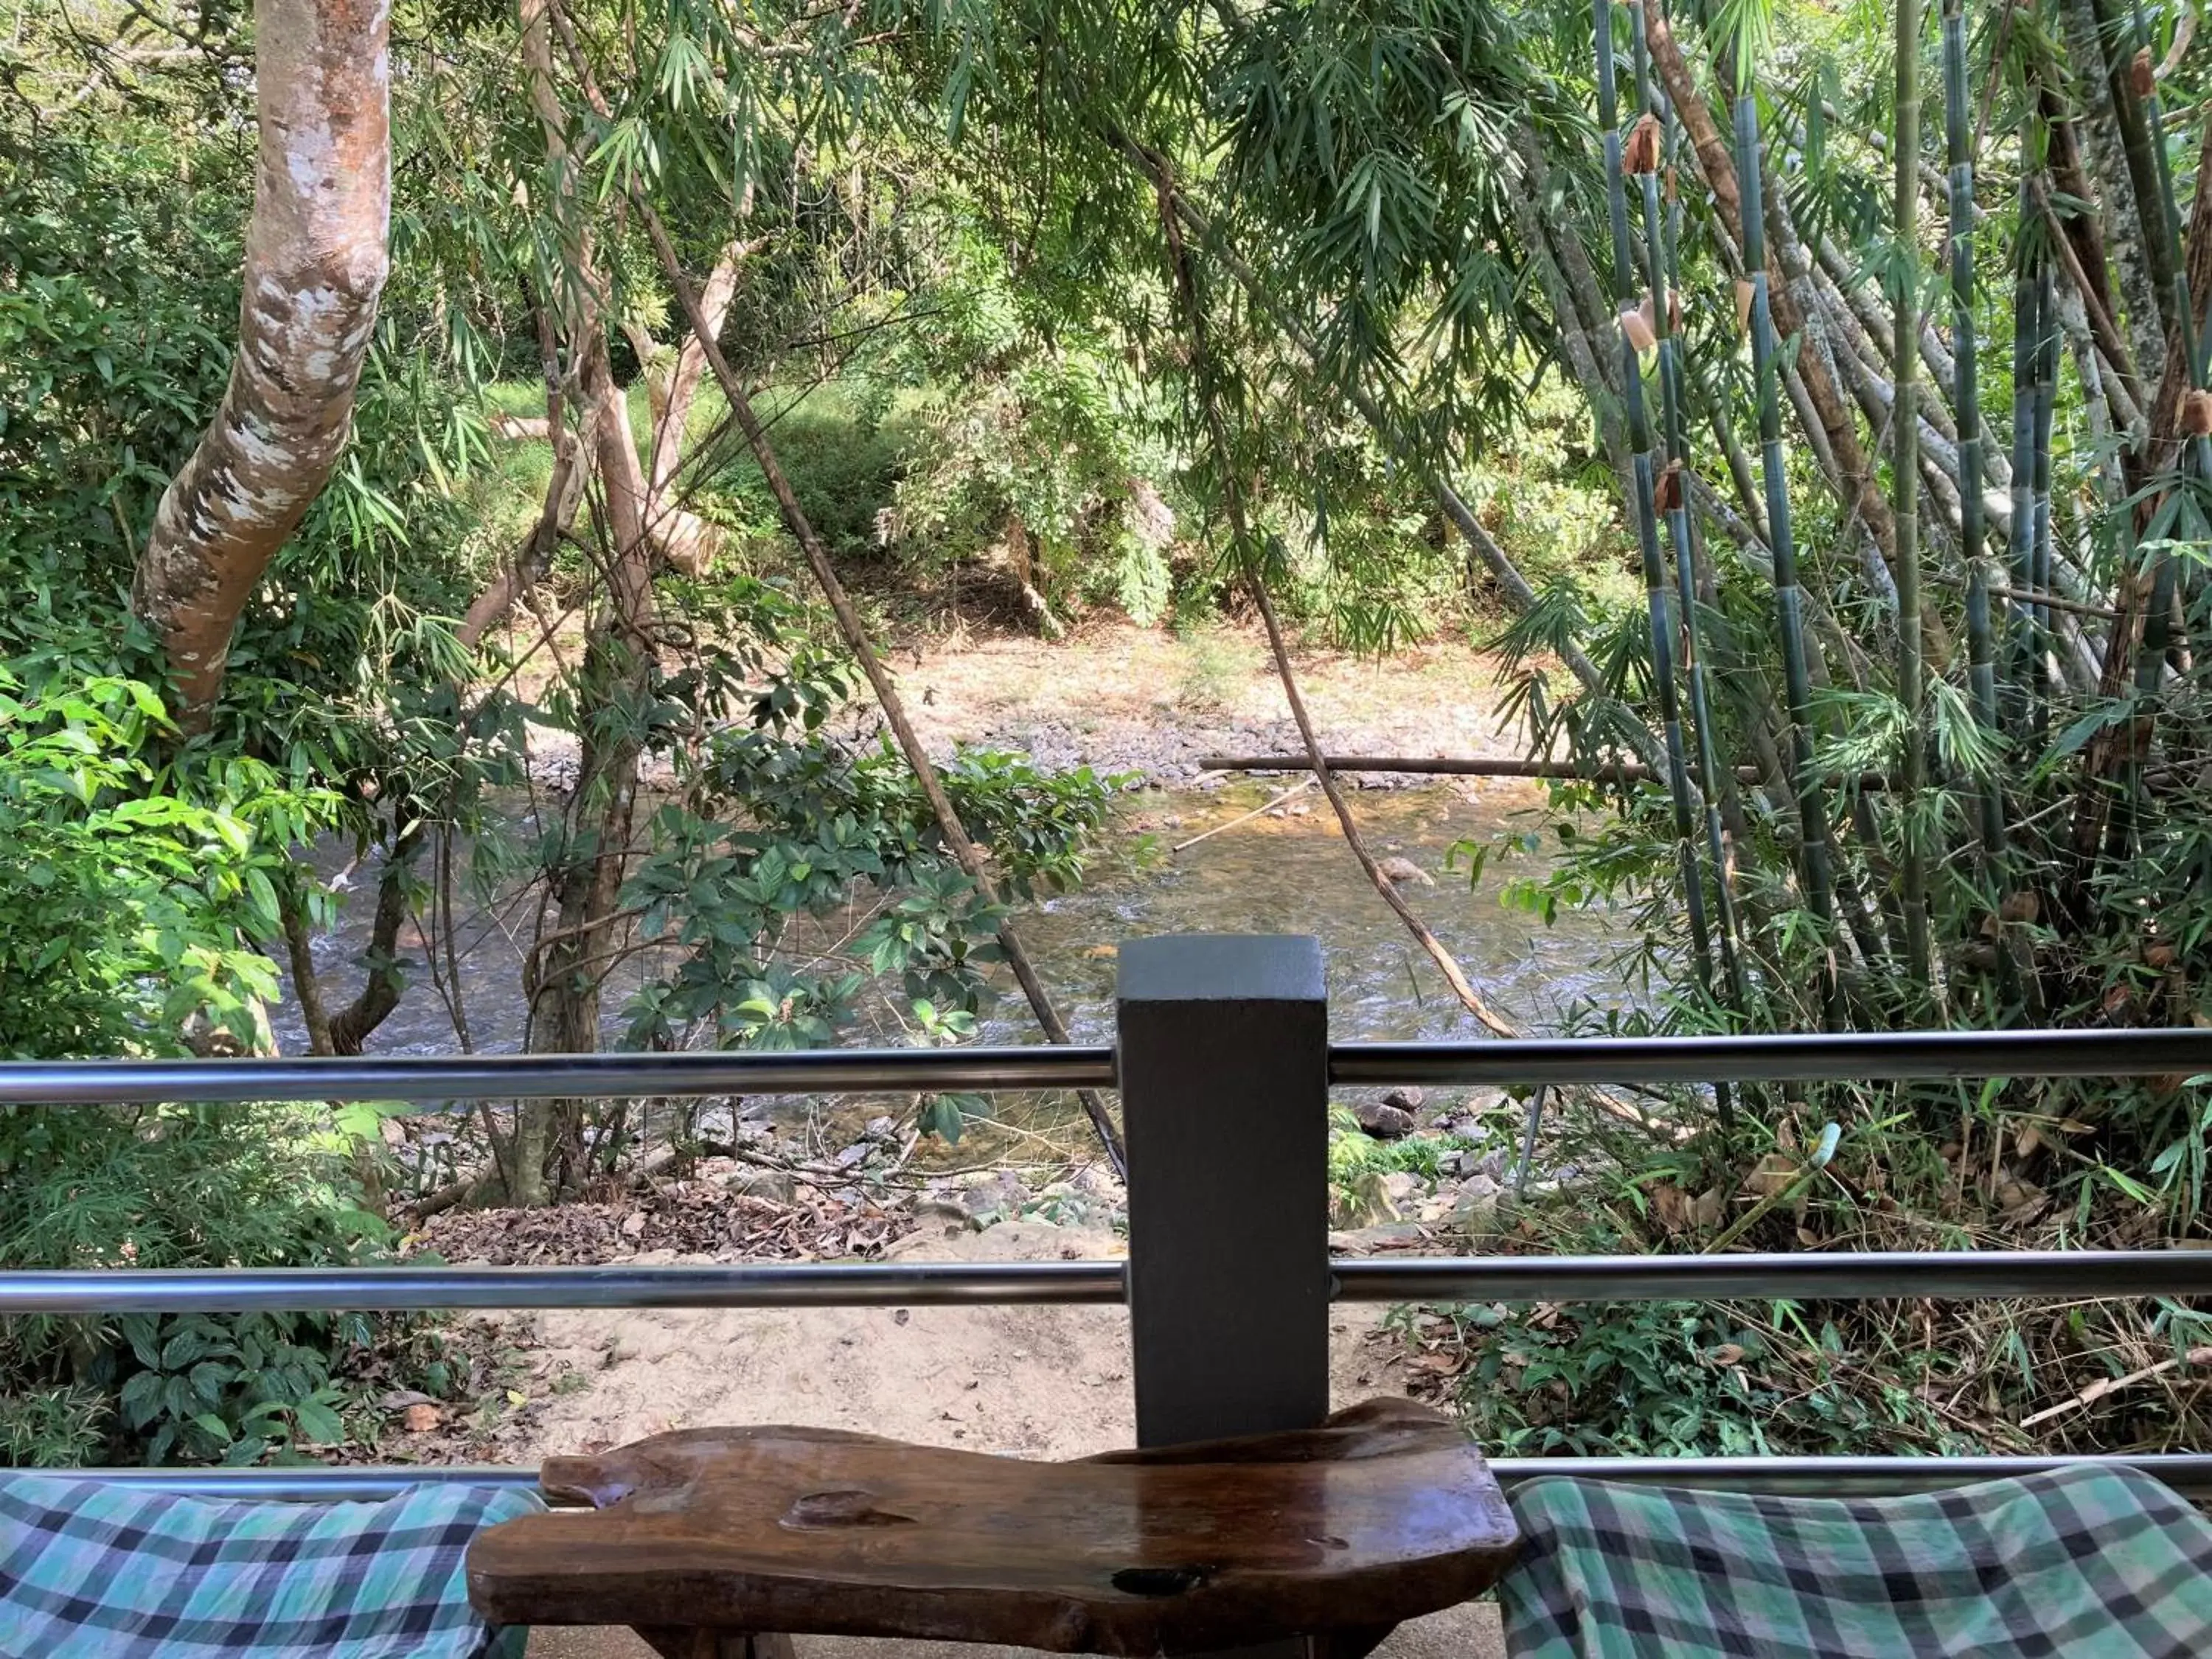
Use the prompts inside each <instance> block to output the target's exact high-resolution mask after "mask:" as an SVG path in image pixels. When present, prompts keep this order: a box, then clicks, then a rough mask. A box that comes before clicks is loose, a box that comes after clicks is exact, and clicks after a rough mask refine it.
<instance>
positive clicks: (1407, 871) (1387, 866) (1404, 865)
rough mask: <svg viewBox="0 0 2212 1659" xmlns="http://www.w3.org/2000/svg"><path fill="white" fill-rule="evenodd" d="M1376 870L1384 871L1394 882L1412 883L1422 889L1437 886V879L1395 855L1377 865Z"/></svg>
mask: <svg viewBox="0 0 2212 1659" xmlns="http://www.w3.org/2000/svg"><path fill="white" fill-rule="evenodd" d="M1376 868H1377V869H1378V870H1380V871H1382V872H1383V874H1384V875H1385V876H1387V877H1388V878H1389V879H1390V880H1391V881H1393V882H1407V881H1410V882H1413V883H1415V884H1418V885H1419V886H1422V887H1433V886H1435V885H1436V884H1437V878H1435V877H1434V876H1432V875H1431V874H1430V873H1429V872H1427V871H1425V870H1424V869H1422V868H1421V866H1419V865H1418V864H1416V863H1414V862H1413V860H1411V859H1409V858H1401V857H1400V856H1398V855H1397V854H1392V855H1391V856H1390V857H1389V858H1387V859H1383V860H1380V861H1379V862H1378V863H1377V864H1376Z"/></svg>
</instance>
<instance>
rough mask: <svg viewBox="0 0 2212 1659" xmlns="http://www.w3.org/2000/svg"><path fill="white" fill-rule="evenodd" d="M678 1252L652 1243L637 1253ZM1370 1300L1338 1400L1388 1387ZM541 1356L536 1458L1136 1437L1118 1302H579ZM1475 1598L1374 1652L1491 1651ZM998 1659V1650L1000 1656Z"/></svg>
mask: <svg viewBox="0 0 2212 1659" xmlns="http://www.w3.org/2000/svg"><path fill="white" fill-rule="evenodd" d="M1123 1254H1125V1250H1124V1248H1123V1245H1122V1243H1121V1240H1120V1239H1119V1238H1118V1237H1116V1236H1115V1235H1114V1234H1113V1233H1111V1232H1109V1231H1103V1230H1096V1229H1085V1228H1063V1227H1055V1226H1052V1225H1047V1224H1044V1223H1042V1222H1033V1221H1008V1222H1002V1223H1000V1225H997V1226H994V1227H991V1228H988V1229H987V1230H986V1231H982V1232H980V1233H979V1232H974V1231H969V1230H968V1229H967V1228H966V1227H965V1225H957V1226H951V1227H947V1226H942V1225H940V1226H938V1227H935V1228H931V1229H926V1230H925V1231H922V1232H921V1233H917V1234H915V1235H913V1236H912V1237H909V1238H908V1239H907V1240H904V1241H902V1243H901V1244H899V1245H897V1246H895V1247H893V1250H892V1255H894V1256H895V1257H897V1258H899V1259H903V1260H909V1261H1054V1260H1062V1259H1080V1260H1097V1259H1103V1258H1107V1257H1113V1256H1119V1255H1123ZM682 1259H683V1258H680V1257H675V1256H672V1255H665V1254H664V1253H659V1252H653V1253H648V1254H647V1255H640V1256H639V1257H637V1258H636V1261H637V1262H638V1263H639V1264H640V1265H645V1264H647V1263H649V1262H651V1261H656V1260H682ZM1381 1318H1382V1310H1380V1309H1373V1308H1366V1307H1349V1308H1344V1309H1340V1310H1336V1312H1335V1314H1334V1316H1333V1318H1332V1322H1331V1341H1330V1348H1331V1378H1330V1393H1331V1396H1332V1398H1333V1401H1334V1403H1335V1404H1336V1405H1338V1406H1345V1405H1349V1404H1352V1403H1353V1402H1355V1401H1359V1400H1363V1399H1365V1398H1368V1397H1369V1396H1370V1395H1378V1394H1392V1393H1398V1392H1401V1391H1402V1390H1401V1375H1400V1373H1399V1371H1398V1369H1397V1366H1396V1364H1395V1358H1394V1357H1393V1356H1394V1354H1395V1345H1385V1344H1383V1343H1381V1342H1378V1341H1376V1340H1375V1339H1376V1335H1377V1333H1378V1328H1379V1323H1380V1321H1381ZM541 1329H542V1334H543V1343H544V1348H543V1358H544V1359H546V1360H547V1361H549V1362H550V1364H551V1365H552V1366H553V1367H554V1368H555V1369H556V1370H557V1369H558V1368H560V1367H561V1366H562V1365H564V1364H565V1365H568V1366H572V1367H574V1372H575V1373H576V1374H577V1375H580V1376H583V1377H585V1378H586V1379H587V1384H586V1386H585V1387H583V1388H581V1389H575V1390H574V1391H571V1392H567V1393H564V1394H561V1395H557V1396H556V1398H555V1399H554V1400H552V1401H550V1402H549V1403H548V1405H547V1406H546V1407H545V1408H544V1410H543V1411H542V1412H540V1413H538V1414H537V1416H536V1426H535V1430H534V1433H535V1437H536V1443H535V1444H534V1445H533V1446H532V1447H531V1448H529V1449H528V1456H530V1457H532V1458H536V1457H542V1456H544V1455H549V1454H552V1453H559V1452H578V1451H595V1450H599V1449H605V1448H606V1447H608V1446H611V1445H617V1444H620V1443H623V1442H624V1441H628V1440H632V1439H635V1438H638V1437H641V1436H644V1435H648V1434H656V1433H659V1432H661V1431H665V1430H669V1429H680V1428H687V1427H695V1426H698V1425H705V1424H714V1423H792V1424H804V1425H818V1426H823V1427H830V1428H843V1429H860V1430H865V1431H867V1432H869V1433H872V1434H882V1435H889V1436H891V1437H895V1438H898V1439H902V1440H912V1441H916V1442H920V1443H924V1444H930V1445H940V1446H950V1447H958V1448H961V1449H968V1450H974V1451H986V1452H996V1453H1003V1454H1008V1455H1017V1456H1023V1457H1036V1458H1060V1457H1079V1456H1083V1455H1087V1454H1089V1453H1091V1452H1097V1451H1103V1450H1106V1449H1110V1448H1113V1447H1116V1446H1126V1445H1128V1444H1131V1443H1133V1437H1134V1413H1133V1403H1132V1399H1131V1394H1130V1384H1129V1353H1128V1342H1129V1329H1128V1315H1127V1311H1126V1310H1122V1309H1120V1308H1097V1307H1028V1308H915V1309H912V1310H907V1309H891V1308H821V1309H805V1310H787V1309H732V1310H701V1311H678V1312H668V1311H659V1312H655V1311H645V1310H639V1311H628V1312H621V1311H617V1312H602V1311H577V1312H563V1313H554V1314H549V1315H547V1316H544V1319H543V1321H542V1324H541ZM799 1650H800V1654H801V1659H994V1656H993V1655H992V1654H991V1652H990V1651H989V1650H976V1649H960V1650H957V1651H956V1650H954V1649H953V1648H952V1647H951V1646H950V1645H948V1644H892V1643H875V1642H848V1641H830V1640H828V1639H820V1640H813V1641H802V1642H801V1643H800V1644H799ZM1500 1651H1501V1649H1500V1648H1499V1647H1498V1636H1497V1632H1496V1620H1495V1616H1494V1613H1493V1612H1492V1609H1490V1608H1489V1607H1486V1606H1469V1607H1462V1608H1455V1609H1452V1610H1449V1611H1448V1612H1446V1613H1439V1614H1436V1615H1434V1616H1432V1617H1431V1618H1427V1619H1423V1620H1415V1621H1413V1623H1410V1624H1408V1625H1407V1626H1404V1627H1403V1628H1401V1631H1400V1632H1398V1633H1397V1634H1396V1635H1395V1636H1394V1637H1393V1638H1391V1640H1390V1642H1389V1644H1386V1646H1385V1647H1384V1648H1383V1650H1382V1652H1383V1656H1384V1659H1488V1656H1491V1655H1493V1654H1496V1653H1498V1652H1500ZM531 1653H532V1659H647V1649H646V1648H645V1647H644V1646H643V1645H642V1644H640V1643H639V1642H637V1641H636V1639H635V1638H633V1637H631V1636H630V1635H629V1633H628V1632H581V1631H578V1632H556V1631H546V1632H539V1633H538V1635H537V1637H536V1638H534V1639H533V1641H532V1647H531ZM997 1659H1005V1656H1003V1654H1002V1655H1000V1656H997Z"/></svg>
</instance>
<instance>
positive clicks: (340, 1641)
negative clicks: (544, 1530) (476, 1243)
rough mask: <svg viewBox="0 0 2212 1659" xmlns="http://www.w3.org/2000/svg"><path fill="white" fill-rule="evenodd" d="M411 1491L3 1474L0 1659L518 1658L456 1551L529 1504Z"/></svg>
mask: <svg viewBox="0 0 2212 1659" xmlns="http://www.w3.org/2000/svg"><path fill="white" fill-rule="evenodd" d="M540 1507H541V1505H540V1504H539V1503H538V1498H536V1497H535V1496H534V1495H533V1494H532V1493H530V1492H510V1491H500V1490H496V1489H492V1488H485V1487H473V1486H427V1485H426V1486H418V1487H416V1488H414V1489H413V1490H411V1491H410V1492H405V1493H404V1494H402V1495H401V1496H399V1497H398V1498H389V1499H387V1500H386V1501H385V1502H383V1503H379V1504H271V1503H210V1502H208V1501H205V1500H204V1499H200V1498H183V1497H177V1496H173V1495H171V1494H167V1493H161V1492H140V1491H134V1490H132V1489H131V1488H130V1487H128V1486H118V1485H115V1484H112V1483H102V1482H100V1481H96V1480H75V1479H58V1478H56V1477H54V1476H51V1475H16V1476H13V1477H10V1478H9V1479H6V1480H0V1659H95V1656H96V1659H157V1656H158V1659H215V1656H216V1655H218V1654H221V1655H225V1656H233V1655H250V1656H253V1659H520V1654H521V1651H522V1638H523V1636H524V1635H525V1633H526V1632H520V1631H512V1632H497V1631H494V1630H492V1629H490V1628H489V1626H486V1625H485V1624H484V1622H483V1620H481V1619H479V1618H478V1617H477V1614H476V1612H475V1610H474V1609H473V1608H471V1607H470V1606H469V1595H468V1583H467V1580H466V1578H465V1575H464V1571H463V1567H462V1554H463V1553H464V1552H465V1550H466V1549H467V1548H468V1545H469V1541H470V1540H471V1538H473V1537H475V1536H476V1535H477V1533H478V1532H479V1531H480V1530H482V1529H483V1528H485V1527H489V1526H495V1525H497V1524H498V1523H499V1522H502V1521H507V1520H511V1519H513V1517H514V1516H519V1515H526V1514H528V1513H530V1512H531V1511H532V1510H537V1509H538V1508H540Z"/></svg>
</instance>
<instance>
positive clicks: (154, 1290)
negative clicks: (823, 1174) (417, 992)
mask: <svg viewBox="0 0 2212 1659" xmlns="http://www.w3.org/2000/svg"><path fill="white" fill-rule="evenodd" d="M1122 1299H1123V1291H1122V1283H1121V1263H1120V1262H1118V1261H975V1262H969V1261H927V1262H913V1263H902V1262H875V1261H837V1262H812V1261H809V1262H796V1261H793V1262H769V1263H764V1264H760V1265H755V1266H732V1267H270V1268H253V1267H210V1268H204V1269H192V1268H171V1269H166V1270H156V1271H151V1272H143V1273H139V1272H131V1273H122V1272H113V1273H111V1272H107V1271H104V1270H100V1269H69V1270H64V1271H58V1272H52V1273H35V1272H33V1273H0V1314H41V1313H43V1314H88V1313H104V1314H112V1313H235V1312H242V1311H244V1310H247V1309H284V1310H291V1311H301V1310H308V1309H319V1310H353V1311H368V1310H374V1311H378V1312H399V1311H422V1310H430V1309H436V1308H507V1309H513V1308H928V1307H974V1306H981V1305H990V1306H1012V1305H1015V1304H1037V1303H1097V1302H1104V1303H1118V1302H1120V1301H1121V1300H1122Z"/></svg>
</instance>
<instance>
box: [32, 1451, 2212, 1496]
mask: <svg viewBox="0 0 2212 1659" xmlns="http://www.w3.org/2000/svg"><path fill="white" fill-rule="evenodd" d="M2083 1464H2089V1465H2092V1466H2094V1467H2099V1468H2130V1469H2140V1470H2142V1472H2143V1473H2144V1474H2148V1475H2151V1476H2153V1477H2154V1478H2155V1479H2157V1480H2163V1481H2164V1482H2165V1483H2166V1485H2167V1486H2172V1488H2173V1489H2174V1490H2175V1491H2176V1492H2180V1493H2181V1494H2182V1495H2183V1496H2185V1497H2187V1498H2197V1499H2199V1500H2204V1499H2212V1456H2207V1455H2203V1454H2202V1453H2197V1452H2146V1453H2142V1454H2139V1455H2134V1456H2129V1455H2100V1456H2094V1457H2064V1458H2060V1457H1949V1456H1944V1457H1936V1456H1927V1457H1790V1456H1772V1457H1493V1458H1492V1459H1491V1460H1490V1468H1491V1470H1492V1473H1493V1474H1496V1475H1497V1476H1498V1481H1499V1484H1501V1485H1502V1486H1505V1487H1507V1488H1508V1489H1509V1490H1510V1488H1512V1487H1515V1486H1521V1485H1522V1484H1524V1483H1525V1482H1528V1481H1530V1480H1542V1479H1546V1478H1548V1477H1553V1476H1559V1475H1565V1476H1571V1477H1573V1478H1575V1479H1577V1480H1622V1481H1632V1482H1634V1483H1636V1484H1638V1485H1639V1486H1702V1487H1708V1488H1711V1489H1715V1490H1718V1491H1723V1492H1771V1493H1796V1494H1802V1495H1805V1496H1810V1497H1820V1498H1839V1497H1855V1498H1857V1497H1864V1498H1872V1497H1878V1496H1881V1495H1883V1494H1887V1493H1895V1492H1929V1491H1937V1490H1941V1489H1942V1488H1945V1487H1950V1486H1971V1485H1972V1484H1973V1483H1974V1482H1976V1481H1978V1480H2006V1479H2013V1478H2017V1477H2018V1476H2021V1475H2024V1474H2040V1473H2042V1472H2043V1471H2045V1470H2047V1469H2057V1468H2079V1467H2080V1466H2081V1465H2083ZM19 1474H44V1475H52V1476H54V1477H56V1478H58V1479H62V1480H93V1481H98V1482H100V1483H101V1484H103V1485H114V1486H129V1487H131V1488H133V1489H135V1490H137V1491H139V1492H176V1493H180V1494H185V1495H189V1496H192V1497H197V1498H228V1499H234V1500H242V1499H259V1500H264V1501H289V1502H300V1503H315V1502H322V1503H331V1502H337V1501H338V1500H341V1499H352V1500H357V1501H364V1502H365V1501H372V1500H374V1499H377V1498H391V1497H393V1496H395V1495H397V1494H398V1493H399V1492H404V1491H406V1490H407V1489H408V1488H409V1487H410V1486H501V1487H508V1488H516V1487H519V1488H521V1489H523V1490H526V1491H535V1490H536V1489H537V1486H538V1471H537V1470H536V1469H534V1468H527V1467H517V1466H515V1465H512V1464H508V1465H499V1466H493V1467H485V1466H482V1465H468V1464H385V1465H381V1466H378V1465H359V1466H353V1467H346V1468H315V1467H312V1466H311V1467H303V1468H264V1469H221V1468H163V1469H138V1468H102V1469H9V1468H0V1479H5V1478H9V1477H12V1476H15V1475H19Z"/></svg>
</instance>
